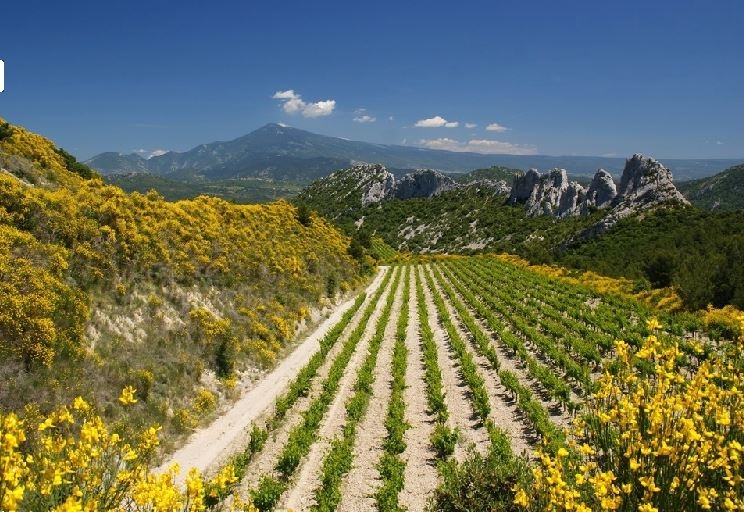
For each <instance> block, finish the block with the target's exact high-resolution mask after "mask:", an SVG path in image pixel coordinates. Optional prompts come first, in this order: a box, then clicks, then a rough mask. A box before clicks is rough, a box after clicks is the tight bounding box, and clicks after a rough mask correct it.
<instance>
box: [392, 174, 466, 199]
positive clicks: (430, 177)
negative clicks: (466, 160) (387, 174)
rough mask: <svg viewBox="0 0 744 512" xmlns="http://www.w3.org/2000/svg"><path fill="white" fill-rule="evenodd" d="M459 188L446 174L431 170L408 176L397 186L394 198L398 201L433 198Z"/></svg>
mask: <svg viewBox="0 0 744 512" xmlns="http://www.w3.org/2000/svg"><path fill="white" fill-rule="evenodd" d="M455 188H457V183H455V181H454V180H453V179H452V178H450V177H449V176H445V175H444V174H442V173H440V172H437V171H432V170H429V169H426V170H419V171H416V172H414V173H413V174H407V175H406V176H404V177H403V179H401V180H400V181H399V182H397V183H396V184H395V191H394V196H395V197H396V198H397V199H411V198H414V197H432V196H435V195H438V194H441V193H442V192H447V191H449V190H453V189H455Z"/></svg>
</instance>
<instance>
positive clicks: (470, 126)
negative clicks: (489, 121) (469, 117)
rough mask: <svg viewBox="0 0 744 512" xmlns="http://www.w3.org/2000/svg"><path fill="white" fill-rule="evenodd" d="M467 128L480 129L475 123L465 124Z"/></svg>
mask: <svg viewBox="0 0 744 512" xmlns="http://www.w3.org/2000/svg"><path fill="white" fill-rule="evenodd" d="M465 128H478V125H477V124H475V123H465Z"/></svg>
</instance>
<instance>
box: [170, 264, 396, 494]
mask: <svg viewBox="0 0 744 512" xmlns="http://www.w3.org/2000/svg"><path fill="white" fill-rule="evenodd" d="M383 275H384V272H380V273H379V274H378V275H377V276H376V277H375V279H374V280H373V282H372V284H371V285H370V288H374V287H377V286H379V283H380V281H381V280H382V276H383ZM353 304H354V297H352V298H350V299H348V300H346V301H345V302H343V303H342V304H341V305H339V306H338V307H337V308H336V309H335V310H334V311H333V312H332V313H331V315H330V316H329V317H328V318H326V319H325V320H324V321H323V322H322V323H321V324H320V325H319V326H318V328H317V329H316V330H315V331H314V332H313V333H312V334H310V335H309V336H308V337H307V338H306V339H305V340H304V341H302V342H301V343H300V344H299V345H298V346H297V347H296V348H295V349H294V351H293V352H292V353H291V354H289V355H288V356H287V357H286V358H285V359H284V360H282V361H281V362H280V363H279V364H278V365H277V366H276V368H274V369H273V370H272V371H271V372H270V373H269V374H267V375H266V376H265V377H264V378H263V379H261V380H260V381H258V382H257V383H256V384H255V386H254V387H253V388H252V389H250V390H249V391H248V392H246V393H245V394H244V395H243V396H242V397H241V398H240V399H238V400H237V401H236V402H235V404H233V406H232V408H230V409H229V410H228V411H227V412H226V413H225V414H224V415H222V416H220V417H219V418H217V419H216V420H215V421H213V422H212V423H211V424H210V425H208V426H206V427H203V428H201V429H199V430H197V431H196V432H194V434H192V435H191V437H189V439H188V440H187V442H186V444H184V445H183V446H182V447H181V448H179V449H178V450H177V451H176V452H175V453H173V454H172V455H171V456H170V457H169V458H168V459H167V460H166V461H165V462H164V463H163V464H161V466H160V467H158V468H156V469H155V472H157V473H160V472H163V471H165V470H166V469H167V468H168V467H169V466H171V465H172V464H174V463H178V465H179V466H180V467H181V469H182V471H181V473H180V474H179V475H178V476H177V477H176V482H177V484H179V485H182V484H183V482H184V481H185V478H186V475H187V473H188V468H192V467H194V468H197V469H198V470H200V471H202V472H208V471H209V470H210V469H214V468H215V467H217V466H218V465H219V464H220V463H221V462H222V461H224V460H226V459H227V458H228V457H229V456H230V455H231V454H233V453H235V452H236V451H238V450H240V449H242V448H243V447H244V446H245V445H246V444H247V439H246V437H247V436H246V427H248V426H249V425H250V424H251V422H253V421H254V420H255V419H256V418H257V417H259V415H261V414H262V413H263V412H264V411H266V410H267V409H268V408H269V407H271V406H272V405H273V403H274V401H275V399H276V398H277V397H278V396H279V395H280V394H281V393H282V392H284V391H285V389H286V387H287V385H288V383H289V382H290V381H291V380H292V379H293V378H294V376H295V375H296V374H297V372H298V371H299V370H300V369H301V368H302V367H303V366H304V365H305V364H307V362H308V361H309V360H310V358H311V357H312V356H313V354H314V353H315V352H316V351H317V350H319V348H320V340H321V339H322V338H323V336H325V335H326V333H327V332H328V331H329V330H330V329H331V328H332V327H333V326H334V325H335V324H336V323H338V321H339V320H341V317H342V316H343V315H344V313H345V312H346V311H347V310H348V309H349V308H350V307H351V306H352V305H353Z"/></svg>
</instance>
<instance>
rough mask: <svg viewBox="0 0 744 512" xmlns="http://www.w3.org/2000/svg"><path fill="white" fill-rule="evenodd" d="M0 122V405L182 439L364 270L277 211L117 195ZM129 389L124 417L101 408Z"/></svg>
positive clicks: (335, 241) (344, 242)
mask: <svg viewBox="0 0 744 512" xmlns="http://www.w3.org/2000/svg"><path fill="white" fill-rule="evenodd" d="M0 126H2V129H1V130H0V139H1V140H0V168H1V169H2V172H0V355H2V362H0V375H1V377H0V380H1V381H2V382H3V383H4V384H3V385H2V386H1V387H0V409H4V410H15V411H23V410H24V408H26V413H27V414H32V415H33V414H35V413H36V412H44V411H45V410H48V409H50V408H52V407H54V406H56V405H58V404H60V403H69V402H70V401H71V400H72V398H74V397H75V396H78V395H81V396H83V397H85V398H86V399H87V400H89V401H91V403H93V404H94V405H96V406H97V407H98V408H99V409H100V410H102V411H104V413H105V416H108V417H109V419H110V420H121V423H118V425H119V426H120V427H121V426H123V425H124V424H125V423H126V425H127V426H128V427H133V426H138V425H144V424H149V423H151V422H157V423H159V424H162V425H164V428H165V430H166V431H171V432H173V431H181V432H185V431H187V430H189V429H191V428H193V427H194V426H195V425H196V424H197V423H198V422H199V421H201V420H202V419H204V418H205V417H207V416H208V415H209V414H210V413H211V412H213V411H214V410H215V409H216V407H217V406H218V403H219V400H220V398H222V397H225V396H229V395H230V394H231V393H233V391H232V390H233V388H234V386H235V384H236V376H237V375H239V374H241V375H242V374H244V373H245V372H255V371H257V370H258V369H260V368H261V367H267V366H271V365H272V364H273V362H274V361H275V359H276V357H277V356H278V355H279V354H280V353H281V352H282V351H283V349H284V347H285V345H286V344H287V343H288V341H290V340H291V339H292V337H293V334H294V332H295V330H296V329H297V328H298V326H300V325H301V324H303V323H305V322H306V321H307V320H308V319H309V318H310V316H311V311H312V310H315V309H316V308H318V307H319V306H321V305H322V304H321V303H322V302H323V301H326V297H328V296H330V297H333V296H335V294H336V293H337V292H338V291H339V290H347V289H349V287H351V286H354V285H355V284H356V283H358V282H359V277H360V272H361V269H362V268H365V269H369V268H370V265H371V262H370V261H369V260H368V259H367V257H366V256H365V255H364V254H363V253H360V254H358V259H356V260H355V259H354V258H352V257H351V256H350V255H349V253H348V247H349V240H348V238H346V237H345V236H344V235H342V234H341V233H340V232H339V231H338V230H336V229H335V228H334V227H332V226H331V225H330V224H328V223H327V222H326V221H324V220H323V219H321V218H319V217H317V216H315V215H310V214H309V213H308V212H300V211H298V210H297V208H295V207H293V206H292V205H290V204H288V203H286V202H276V203H272V204H268V205H242V206H241V205H234V204H231V203H228V202H226V201H224V200H221V199H216V198H211V197H198V198H196V199H194V200H189V201H180V202H168V201H166V200H165V199H164V198H163V197H161V196H160V195H158V194H157V193H154V192H150V193H147V194H140V193H133V194H131V195H130V194H126V193H125V192H123V191H122V190H121V189H119V188H117V187H114V186H110V185H106V184H104V183H103V182H102V181H101V180H100V179H99V178H98V177H97V175H96V174H95V173H94V172H92V171H91V170H90V169H89V168H88V167H87V166H85V165H83V164H80V163H78V162H76V161H75V159H74V157H72V156H71V155H69V154H68V153H66V152H64V151H63V150H61V149H59V148H56V147H55V145H54V144H53V143H52V142H51V141H49V140H47V139H45V138H43V137H41V136H39V135H36V134H33V133H30V132H28V131H26V130H25V129H23V128H21V127H17V126H11V125H8V124H6V123H3V122H2V120H0ZM128 385H131V386H133V387H134V388H136V390H137V398H138V399H139V400H138V403H137V405H136V406H135V407H132V408H129V409H127V413H126V421H124V420H125V418H124V417H123V416H120V415H121V414H123V413H122V412H121V408H116V407H112V405H113V404H114V403H115V402H116V398H117V397H118V396H119V393H120V392H121V389H122V388H123V387H124V386H128ZM28 407H31V409H28ZM35 411H36V412H35ZM117 411H118V412H117Z"/></svg>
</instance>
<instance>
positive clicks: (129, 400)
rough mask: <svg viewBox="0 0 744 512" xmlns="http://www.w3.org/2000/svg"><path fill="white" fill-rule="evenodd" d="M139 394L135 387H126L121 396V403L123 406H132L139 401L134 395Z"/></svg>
mask: <svg viewBox="0 0 744 512" xmlns="http://www.w3.org/2000/svg"><path fill="white" fill-rule="evenodd" d="M136 392H137V390H136V389H134V387H133V386H126V387H125V388H124V389H122V390H121V396H120V397H119V401H120V402H121V403H122V404H123V405H132V404H136V403H137V399H136V398H134V394H135V393H136Z"/></svg>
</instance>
